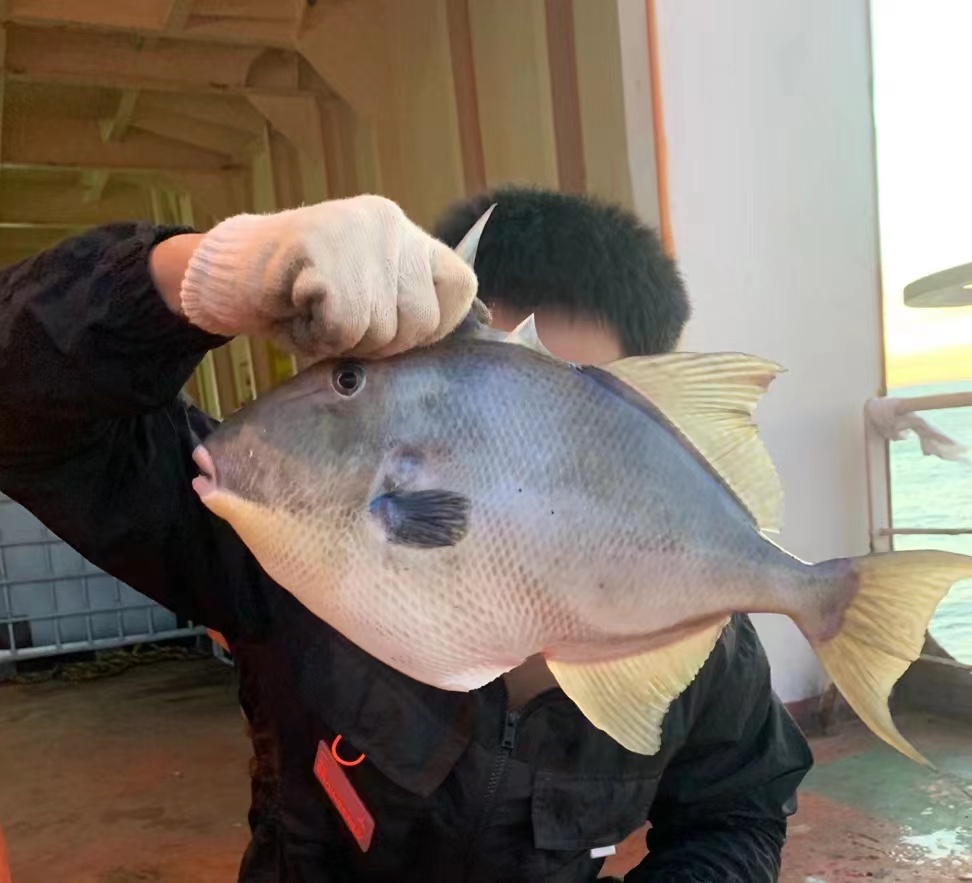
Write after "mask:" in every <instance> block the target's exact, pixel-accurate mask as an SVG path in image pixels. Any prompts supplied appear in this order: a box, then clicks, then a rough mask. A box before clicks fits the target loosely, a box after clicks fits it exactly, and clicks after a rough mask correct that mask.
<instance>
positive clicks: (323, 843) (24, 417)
mask: <svg viewBox="0 0 972 883" xmlns="http://www.w3.org/2000/svg"><path fill="white" fill-rule="evenodd" d="M179 232H185V231H183V230H180V229H175V228H157V227H153V226H150V225H136V224H120V225H115V226H110V227H104V228H101V229H97V230H94V231H91V232H89V233H87V234H85V235H83V236H80V237H77V238H74V239H71V240H68V241H66V242H64V243H62V244H61V245H59V246H57V247H56V248H53V249H51V250H49V251H47V252H45V253H43V254H40V255H38V256H36V257H34V258H32V259H29V260H27V261H25V262H23V263H20V264H17V265H14V266H12V267H8V268H6V269H4V270H2V271H0V489H2V490H3V491H4V492H5V493H7V494H8V495H9V496H10V497H12V498H13V499H14V500H17V501H19V502H20V503H22V504H23V505H24V506H26V507H27V508H28V509H29V510H31V511H32V512H33V513H34V514H35V515H36V516H37V517H39V518H40V519H41V520H42V521H43V522H44V523H45V524H46V525H48V527H49V528H50V529H51V530H53V531H54V532H55V533H56V534H58V535H59V536H60V537H62V538H63V539H64V540H66V541H67V542H68V543H70V544H71V545H72V546H74V547H75V548H76V549H77V550H78V551H79V552H80V553H81V554H82V555H84V556H85V557H86V558H88V559H89V560H90V561H91V562H93V563H94V564H96V565H98V566H100V567H101V568H103V569H104V570H106V571H107V572H109V573H111V574H113V575H114V576H116V577H118V578H119V579H121V580H123V581H124V582H126V583H128V584H129V585H131V586H133V587H134V588H136V589H137V590H139V591H140V592H143V593H144V594H146V595H148V596H149V597H151V598H153V599H155V600H156V601H159V602H160V603H162V604H164V605H165V606H167V607H169V608H171V609H172V610H174V611H176V612H177V613H178V614H179V615H181V616H184V617H187V618H191V619H192V620H194V621H195V622H199V623H204V624H206V625H207V626H210V627H211V628H214V629H217V630H219V631H221V632H222V633H223V634H224V635H225V636H226V637H227V639H228V641H229V642H230V645H231V647H232V649H233V652H234V656H235V658H236V661H237V665H238V668H239V672H240V677H241V704H242V705H243V707H244V709H245V710H246V712H247V714H248V717H249V718H250V721H251V724H252V727H253V730H254V735H255V745H256V746H257V756H258V759H259V762H258V764H257V768H258V774H257V775H256V776H255V778H254V802H253V809H252V811H251V815H250V821H251V827H252V829H253V840H252V843H251V846H250V849H249V851H248V854H247V856H246V858H245V859H244V867H243V869H242V871H241V879H242V880H246V881H247V883H258V881H259V883H263V881H295V883H296V881H300V883H322V881H345V880H375V881H385V880H387V881H403V880H421V881H444V883H445V881H448V883H455V881H503V883H516V881H536V880H558V881H579V880H593V879H595V877H596V876H597V873H598V871H599V869H600V866H601V860H600V859H592V858H591V856H590V850H591V849H592V848H593V847H598V846H605V845H610V844H616V843H619V842H620V841H621V840H622V839H623V838H625V837H626V836H627V835H628V834H630V833H631V832H632V831H634V830H636V829H637V828H638V827H639V826H640V825H641V824H642V823H643V822H644V821H645V820H646V819H649V820H650V821H651V824H652V827H651V830H650V832H649V835H648V845H649V849H650V853H649V856H648V858H647V859H646V860H645V861H644V862H643V863H642V865H641V866H640V867H639V868H637V869H636V870H635V871H633V872H632V873H631V874H630V875H629V876H628V879H629V880H632V881H690V883H691V881H712V883H716V881H718V883H730V881H741V883H761V881H772V880H776V879H777V876H778V873H779V863H780V849H781V847H782V844H783V841H784V837H785V831H786V816H787V815H788V814H789V813H790V812H792V810H793V808H794V806H795V799H794V793H795V790H796V788H797V785H798V784H799V783H800V781H801V780H802V778H803V776H804V775H805V773H806V771H807V770H808V769H809V767H810V765H811V756H810V752H809V749H808V747H807V744H806V742H805V740H804V739H803V737H802V735H801V734H800V732H799V731H798V729H797V727H796V726H795V724H794V723H793V721H792V720H791V718H790V717H789V716H788V715H787V713H786V711H785V710H784V709H783V707H782V706H781V704H780V703H779V701H778V700H777V699H776V698H775V697H774V695H773V693H772V690H771V687H770V678H769V668H768V665H767V661H766V657H765V655H764V653H763V650H762V648H761V646H760V643H759V640H758V638H757V636H756V634H755V632H754V630H753V627H752V625H751V623H750V622H749V620H748V619H747V618H746V617H737V618H736V619H735V621H734V624H733V626H732V627H731V628H730V629H728V630H727V632H726V634H725V636H724V637H723V639H722V640H721V642H720V644H719V645H718V646H717V648H716V650H715V652H714V653H713V655H712V657H711V658H710V659H709V661H708V662H707V663H706V665H705V666H704V668H703V669H702V672H701V673H700V675H699V676H698V678H697V679H696V681H695V682H694V683H693V684H692V685H691V686H690V687H689V688H688V690H687V691H686V692H685V693H684V694H683V695H682V696H681V697H680V698H679V699H678V700H677V701H676V702H675V703H674V705H673V706H672V709H671V711H670V712H669V714H668V716H667V717H666V719H665V724H664V738H663V748H662V751H661V752H660V753H659V754H658V755H657V756H655V757H643V756H639V755H635V754H632V753H629V752H627V751H625V750H624V749H622V748H621V747H620V746H618V745H617V744H616V743H615V742H613V741H612V740H611V739H610V738H609V737H607V736H606V735H605V734H603V733H601V732H600V731H598V730H597V729H595V728H593V727H592V726H591V725H590V724H589V723H588V722H587V721H586V720H585V719H584V717H583V716H582V715H581V714H580V713H579V711H578V710H577V709H576V707H575V706H574V705H573V704H572V703H571V702H570V701H569V700H568V699H567V698H566V697H565V696H564V695H563V693H561V692H560V691H558V690H555V691H551V692H548V693H545V694H543V695H541V696H538V697H537V698H536V699H534V700H533V701H532V702H530V704H529V705H528V706H526V707H525V708H524V709H523V710H522V712H521V713H520V714H519V715H509V714H507V712H506V708H505V700H506V697H505V692H504V688H503V686H502V682H501V681H497V682H494V683H492V684H490V685H488V686H487V687H485V688H483V689H481V690H478V691H476V692H474V693H470V694H459V693H448V692H440V691H437V690H434V689H431V688H429V687H425V686H423V685H421V684H418V683H416V682H414V681H411V680H409V679H408V678H406V677H404V676H402V675H400V674H398V673H397V672H395V671H393V670H391V669H389V668H387V667H385V666H384V665H382V664H381V663H379V662H377V661H375V660H374V659H372V658H371V657H369V656H368V655H366V654H365V653H364V652H362V651H360V650H358V649H357V648H356V647H355V646H354V645H352V644H350V643H349V642H348V641H346V640H345V639H344V638H342V637H341V636H340V635H338V634H337V633H335V632H334V631H332V630H331V629H330V628H329V627H328V626H327V625H325V624H324V623H323V622H321V621H319V620H318V619H316V618H315V617H313V616H312V615H311V614H310V613H308V612H307V611H306V609H305V608H304V607H302V606H301V605H300V604H299V603H298V602H297V601H295V600H294V599H293V597H292V596H290V595H289V594H288V593H287V592H285V591H283V590H282V589H280V588H279V587H278V586H277V585H276V584H274V583H273V582H272V581H271V580H270V579H269V578H268V577H267V576H266V575H265V574H264V573H263V571H262V570H261V569H260V567H259V566H258V565H257V563H256V562H255V560H254V559H253V557H252V556H251V555H250V554H249V552H248V551H247V549H246V548H245V547H244V546H243V544H242V543H241V542H240V540H239V539H238V538H237V537H236V535H235V534H234V533H233V531H232V530H231V529H230V528H229V527H228V526H227V525H226V524H225V523H223V522H221V521H220V520H218V519H217V518H215V517H214V516H212V515H210V513H209V512H208V511H207V510H206V509H205V508H204V507H203V506H202V505H201V504H200V503H199V502H198V500H197V499H196V497H195V494H194V493H193V491H192V489H191V487H190V478H191V477H192V476H193V475H194V474H195V468H194V466H193V464H192V461H191V459H190V454H191V451H192V448H193V446H194V442H195V439H196V438H197V437H204V436H205V435H206V433H207V432H208V431H209V430H210V429H211V426H212V421H211V420H210V419H209V418H208V417H206V416H205V415H204V414H203V413H201V412H200V411H198V410H197V409H195V408H193V407H191V406H190V405H189V404H188V403H186V402H185V401H184V400H183V399H181V398H180V389H181V387H182V386H183V384H184V383H185V381H186V380H187V378H188V377H189V375H190V373H191V372H192V370H193V368H194V367H195V365H196V364H197V362H198V361H199V359H200V358H201V357H202V356H203V355H204V354H205V352H206V351H207V350H208V349H210V348H212V347H214V346H217V345H219V344H221V343H222V342H223V341H222V340H220V339H218V338H214V337H211V336H209V335H207V334H204V333H202V332H201V331H198V330H195V329H193V328H191V327H189V326H188V325H187V324H185V323H184V322H182V321H181V320H180V319H178V318H176V317H175V316H173V315H172V314H171V313H170V312H169V311H168V310H167V309H166V307H165V305H164V304H163V302H162V300H161V298H160V297H159V296H158V294H157V293H156V291H155V290H154V288H153V286H152V282H151V279H150V277H149V273H148V266H147V260H148V255H149V252H150V250H151V248H152V246H153V245H155V244H156V243H157V242H159V241H161V240H162V239H164V238H166V237H167V236H171V235H173V234H175V233H179ZM336 735H341V736H342V739H343V741H342V744H341V746H340V753H341V754H342V755H345V756H347V757H355V756H357V755H358V754H359V753H364V754H365V760H364V762H363V763H361V764H360V765H358V766H355V767H353V768H350V769H348V770H347V774H348V776H349V777H350V779H351V781H352V782H353V785H354V787H355V789H356V790H357V792H358V794H360V795H361V797H362V799H363V800H364V802H365V804H366V805H367V806H368V809H369V810H370V812H371V814H372V816H373V817H374V819H375V823H376V827H375V833H374V838H373V842H372V845H371V847H370V849H369V850H368V851H367V852H366V853H363V852H362V851H361V850H360V848H359V846H358V845H357V843H356V841H355V840H354V838H353V837H352V836H351V835H350V833H349V831H348V828H347V827H346V825H345V823H344V822H343V820H342V819H341V817H340V816H339V814H338V813H337V811H336V810H335V808H334V805H333V804H332V802H331V800H330V799H329V798H328V796H327V794H326V793H325V791H324V789H323V788H322V786H321V784H320V783H319V782H318V780H317V779H316V778H315V776H314V773H313V764H314V760H315V756H316V753H317V750H318V746H319V744H320V743H321V741H322V740H323V741H324V743H325V745H330V744H331V742H332V740H333V739H334V737H335V736H336ZM190 738H191V737H190Z"/></svg>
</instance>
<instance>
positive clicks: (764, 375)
mask: <svg viewBox="0 0 972 883" xmlns="http://www.w3.org/2000/svg"><path fill="white" fill-rule="evenodd" d="M603 370H605V371H608V372H609V373H611V374H613V375H614V376H615V377H617V378H618V379H619V380H622V381H623V382H625V383H627V384H628V385H629V386H632V387H634V388H635V389H636V390H638V392H640V393H641V394H642V395H644V396H645V397H646V398H647V399H649V400H650V401H651V403H652V404H653V405H654V406H655V407H656V408H658V410H659V411H661V412H662V413H663V414H664V415H665V417H667V418H668V420H669V421H670V422H671V423H672V424H673V425H674V426H675V428H676V429H677V430H678V431H679V432H681V433H682V435H683V436H684V437H685V440H686V441H688V442H689V443H690V444H691V445H693V446H694V447H695V448H696V450H697V451H698V452H699V453H700V454H701V455H702V456H703V457H704V458H705V459H706V461H707V462H708V463H709V465H710V466H711V467H712V469H713V471H715V472H716V474H717V475H719V477H720V478H722V480H723V481H724V482H725V483H726V484H727V485H728V486H729V488H730V489H731V490H732V492H733V493H734V494H735V495H736V496H737V497H738V498H739V501H740V502H741V503H742V504H743V506H745V508H746V509H747V510H748V511H749V513H750V515H752V517H753V520H754V521H755V522H756V524H757V526H758V527H759V529H760V530H764V531H769V532H777V531H779V530H780V528H781V527H782V522H783V487H782V485H781V484H780V479H779V476H778V475H777V473H776V469H775V468H774V466H773V461H772V460H771V459H770V456H769V452H768V451H767V450H766V448H765V447H764V446H763V443H762V441H761V440H760V438H759V434H758V431H757V429H756V425H755V423H754V422H753V413H754V411H755V410H756V406H757V404H759V400H760V398H762V396H763V393H765V392H766V390H767V388H768V387H769V385H770V383H771V382H772V381H773V379H774V378H775V377H776V376H777V375H778V374H781V373H782V372H783V368H781V367H780V366H779V365H777V364H775V363H774V362H769V361H766V360H764V359H759V358H756V357H755V356H746V355H739V354H735V353H713V354H695V353H671V354H668V355H664V356H644V357H641V356H636V357H633V358H629V359H621V360H620V361H617V362H612V363H610V364H608V365H604V366H603Z"/></svg>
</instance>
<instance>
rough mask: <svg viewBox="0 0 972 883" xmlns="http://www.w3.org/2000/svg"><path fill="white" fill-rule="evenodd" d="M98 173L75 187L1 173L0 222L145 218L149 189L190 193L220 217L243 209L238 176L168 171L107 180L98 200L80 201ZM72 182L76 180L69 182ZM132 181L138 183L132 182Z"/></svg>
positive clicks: (86, 223)
mask: <svg viewBox="0 0 972 883" xmlns="http://www.w3.org/2000/svg"><path fill="white" fill-rule="evenodd" d="M97 174H99V173H97V172H84V173H82V182H81V186H78V185H77V183H75V184H74V185H73V186H72V185H71V183H70V179H69V178H67V177H66V176H65V180H64V181H63V182H62V181H59V180H57V178H56V177H55V178H54V179H49V180H46V181H35V180H32V179H31V178H30V177H29V176H24V175H21V174H19V173H17V172H13V173H10V174H8V173H7V172H6V170H5V172H4V178H3V185H2V186H0V222H3V223H8V224H13V223H17V224H39V225H50V224H68V225H78V226H85V227H89V226H94V225H97V224H107V223H111V222H113V221H126V220H135V219H149V218H151V216H152V205H151V200H150V198H149V193H150V190H151V188H152V187H163V188H167V189H175V190H178V191H181V192H186V193H189V194H191V195H192V197H193V199H196V200H198V201H199V204H200V206H202V207H203V208H204V209H205V210H206V211H207V212H209V213H211V214H213V215H214V216H218V217H219V218H224V217H227V216H229V215H232V214H237V213H239V212H242V211H245V210H246V202H245V188H244V186H243V182H244V178H243V173H242V172H172V173H164V174H152V175H140V176H137V177H136V176H132V175H128V174H126V173H120V174H117V175H112V176H111V183H110V184H109V185H108V186H107V187H106V189H105V190H104V192H103V194H102V196H101V199H100V200H99V201H98V202H88V201H86V200H85V198H84V195H85V184H90V183H92V179H93V178H94V177H95V175H97ZM75 182H76V179H75ZM135 182H138V183H135Z"/></svg>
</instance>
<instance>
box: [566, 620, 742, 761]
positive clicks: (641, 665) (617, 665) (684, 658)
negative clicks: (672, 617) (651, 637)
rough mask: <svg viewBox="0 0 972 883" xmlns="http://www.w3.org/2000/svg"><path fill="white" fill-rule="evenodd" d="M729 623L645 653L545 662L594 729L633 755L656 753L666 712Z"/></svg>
mask: <svg viewBox="0 0 972 883" xmlns="http://www.w3.org/2000/svg"><path fill="white" fill-rule="evenodd" d="M728 622H729V618H728V617H726V618H725V619H721V620H719V621H718V622H717V623H715V624H714V625H709V626H706V627H705V628H703V629H700V630H699V631H697V632H692V633H691V634H689V635H688V636H687V637H685V638H682V639H681V640H679V641H676V642H674V643H671V644H665V645H663V646H661V647H655V648H653V649H651V650H649V651H648V652H646V653H641V654H637V655H633V656H627V657H624V658H621V659H612V660H608V661H602V662H589V663H579V662H566V661H560V660H557V659H550V658H548V659H547V667H548V668H549V669H550V673H551V674H552V675H553V676H554V678H556V680H557V683H558V684H560V687H561V689H562V690H563V691H564V692H565V693H566V694H567V695H568V696H569V697H570V698H571V700H573V702H574V704H575V705H577V707H578V708H579V709H580V710H581V712H582V713H583V714H584V716H585V717H586V718H587V719H588V720H589V721H590V722H591V723H592V724H594V726H595V727H597V728H598V729H600V730H603V731H604V732H605V733H607V734H608V735H609V736H610V737H611V738H612V739H614V740H615V741H616V742H618V743H619V744H620V745H622V746H623V747H624V748H627V749H628V750H629V751H633V752H635V753H636V754H648V755H651V754H656V753H657V752H658V749H659V748H660V747H661V734H662V722H663V721H664V719H665V715H666V714H667V713H668V709H669V707H670V706H671V704H672V702H673V701H674V700H675V698H676V697H677V696H679V695H680V694H681V693H682V692H683V691H684V690H685V688H686V687H688V685H689V684H691V683H692V681H694V680H695V677H696V675H697V674H698V673H699V671H700V670H701V668H702V666H703V665H704V664H705V661H706V660H707V659H708V658H709V656H710V655H711V653H712V650H713V649H714V648H715V646H716V643H717V642H718V640H719V636H720V635H721V634H722V631H723V629H724V628H725V627H726V624H727V623H728Z"/></svg>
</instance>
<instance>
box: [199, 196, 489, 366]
mask: <svg viewBox="0 0 972 883" xmlns="http://www.w3.org/2000/svg"><path fill="white" fill-rule="evenodd" d="M476 287H477V286H476V277H475V274H474V273H473V272H472V270H471V269H470V268H469V267H468V266H467V265H466V264H465V263H464V262H463V261H462V260H461V259H460V258H459V257H458V256H457V255H456V254H455V252H453V251H452V250H451V249H450V248H449V247H448V246H446V245H444V244H443V243H441V242H439V241H438V240H436V239H433V238H432V237H431V236H429V235H428V234H427V233H425V232H424V231H423V230H421V229H420V228H419V227H418V226H416V225H415V224H413V223H412V222H411V221H410V220H409V219H408V218H407V217H406V216H405V213H404V212H403V211H402V210H401V209H400V208H399V207H398V206H397V205H396V204H395V203H394V202H391V201H390V200H388V199H384V198H383V197H380V196H355V197H353V198H351V199H341V200H334V201H330V202H322V203H320V204H318V205H310V206H304V207H302V208H298V209H291V210H289V211H284V212H280V213H278V214H270V215H237V216H235V217H232V218H228V219H227V220H225V221H223V222H222V223H220V224H217V225H216V226H215V227H214V228H213V229H212V230H211V231H210V232H209V233H208V234H206V236H204V237H203V239H202V240H201V242H200V244H199V246H198V247H197V248H196V251H195V253H194V254H193V256H192V258H191V259H190V261H189V267H188V269H187V270H186V275H185V278H184V279H183V282H182V292H181V297H182V309H183V312H184V313H185V315H186V318H187V319H188V320H189V321H190V322H192V323H193V324H194V325H196V326H198V327H199V328H202V329H203V330H205V331H209V332H212V333H214V334H220V335H225V336H234V335H237V334H253V335H258V336H262V337H269V338H271V339H273V340H275V341H276V342H278V343H279V344H280V345H281V346H283V347H285V348H286V349H288V350H290V351H292V352H296V353H298V354H300V355H303V356H307V357H310V358H312V359H323V358H329V357H334V356H337V355H356V356H368V357H371V358H377V357H380V356H387V355H391V354H394V353H399V352H403V351H405V350H408V349H411V348H413V347H416V346H426V345H429V344H432V343H435V342H436V341H437V340H439V339H441V338H442V337H444V336H445V335H446V334H448V333H449V332H450V331H452V330H453V329H454V328H455V327H456V326H457V325H458V324H459V322H461V321H462V319H463V317H464V316H465V315H466V313H467V312H468V311H469V309H470V307H471V305H472V302H473V298H474V297H475V295H476Z"/></svg>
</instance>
